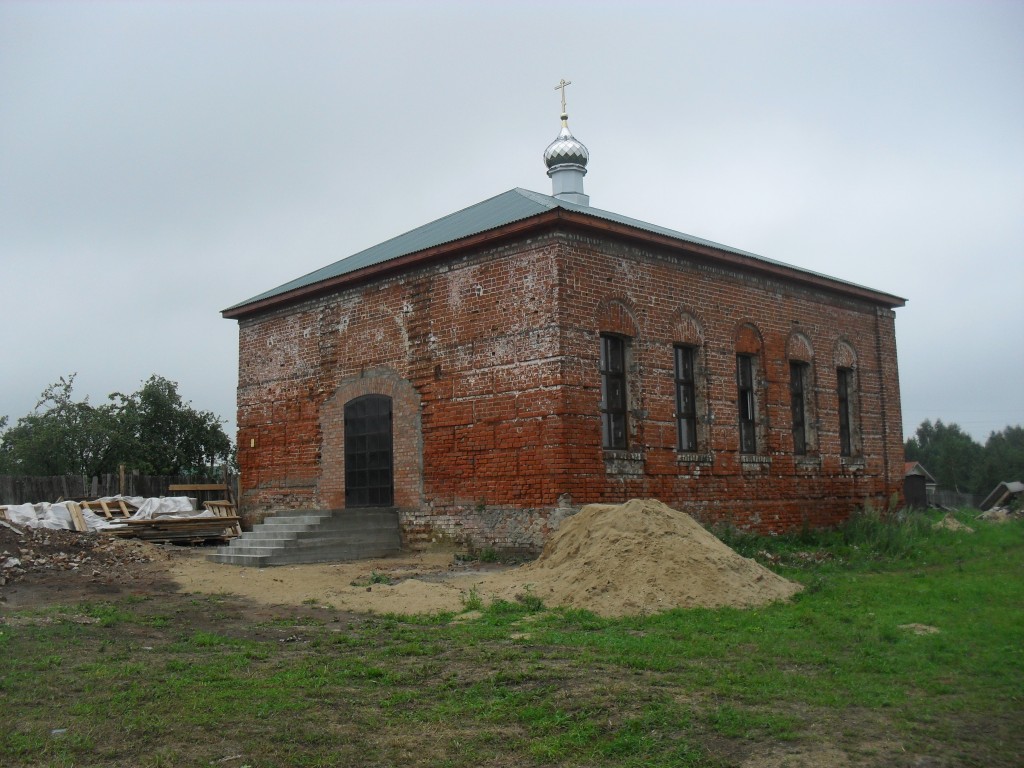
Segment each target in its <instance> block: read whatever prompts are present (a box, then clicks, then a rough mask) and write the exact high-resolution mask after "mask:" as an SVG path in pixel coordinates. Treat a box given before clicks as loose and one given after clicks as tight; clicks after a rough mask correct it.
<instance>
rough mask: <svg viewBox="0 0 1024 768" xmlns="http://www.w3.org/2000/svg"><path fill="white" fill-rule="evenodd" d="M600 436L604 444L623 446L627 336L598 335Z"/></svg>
mask: <svg viewBox="0 0 1024 768" xmlns="http://www.w3.org/2000/svg"><path fill="white" fill-rule="evenodd" d="M600 373H601V440H602V443H603V445H604V447H605V448H615V449H623V448H625V447H626V413H627V411H628V400H629V397H628V393H627V390H626V340H625V339H622V338H619V337H618V336H601V357H600Z"/></svg>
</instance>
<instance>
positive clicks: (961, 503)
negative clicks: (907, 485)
mask: <svg viewBox="0 0 1024 768" xmlns="http://www.w3.org/2000/svg"><path fill="white" fill-rule="evenodd" d="M927 493H928V504H929V505H930V506H933V507H948V508H950V509H962V508H963V507H975V508H976V507H977V506H978V504H980V503H981V500H982V497H981V496H974V495H972V494H970V493H959V492H957V491H946V490H942V489H939V488H929V489H928V491H927Z"/></svg>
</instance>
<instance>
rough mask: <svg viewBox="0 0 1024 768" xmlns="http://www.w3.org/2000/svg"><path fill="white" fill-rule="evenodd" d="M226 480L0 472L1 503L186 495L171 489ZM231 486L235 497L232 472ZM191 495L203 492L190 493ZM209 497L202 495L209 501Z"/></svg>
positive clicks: (219, 496)
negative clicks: (171, 487)
mask: <svg viewBox="0 0 1024 768" xmlns="http://www.w3.org/2000/svg"><path fill="white" fill-rule="evenodd" d="M224 482H225V478H224V476H220V477H213V478H207V477H195V476H190V477H184V476H173V475H140V474H138V473H135V472H125V473H123V474H111V475H98V476H96V477H85V476H84V475H57V476H54V477H19V476H15V475H0V504H36V503H38V502H41V501H49V502H53V501H59V500H61V499H65V500H70V499H75V500H83V499H96V498H100V497H102V496H117V495H119V494H120V495H122V496H143V497H146V498H149V497H153V496H170V495H176V496H178V495H182V494H180V493H174V494H171V493H170V492H169V490H168V488H169V486H171V485H184V484H191V485H196V484H200V483H211V484H212V483H221V484H223V483H224ZM227 483H228V487H229V488H230V489H231V494H232V496H233V497H234V498H238V496H237V491H236V489H237V477H236V476H234V475H230V476H228V478H227ZM185 495H188V496H197V495H202V494H195V493H188V494H185ZM210 497H211V498H214V497H217V498H223V497H224V494H219V495H218V494H212V495H210ZM205 500H207V499H205V498H204V499H200V501H205Z"/></svg>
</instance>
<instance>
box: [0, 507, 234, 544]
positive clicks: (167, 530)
mask: <svg viewBox="0 0 1024 768" xmlns="http://www.w3.org/2000/svg"><path fill="white" fill-rule="evenodd" d="M206 507H207V508H206V509H203V510H197V509H196V508H195V504H194V503H193V500H192V499H190V498H188V497H185V496H167V497H159V498H148V499H146V498H142V497H140V496H110V497H104V498H102V499H95V500H90V501H81V502H79V501H61V502H57V503H53V504H50V503H39V504H18V505H13V506H7V507H0V517H6V520H7V521H10V523H14V524H15V525H18V526H22V527H27V528H34V529H45V530H65V531H76V532H79V533H86V532H93V533H101V534H104V535H109V536H117V537H119V538H140V539H146V540H147V541H155V542H179V543H181V542H187V543H194V544H199V543H203V542H208V541H216V542H225V541H227V540H229V539H232V538H234V537H235V536H239V535H240V534H241V532H242V531H241V518H239V517H238V516H237V515H236V514H235V508H234V505H233V504H231V503H230V502H207V504H206Z"/></svg>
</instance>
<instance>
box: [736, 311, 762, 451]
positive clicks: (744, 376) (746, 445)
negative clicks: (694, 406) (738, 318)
mask: <svg viewBox="0 0 1024 768" xmlns="http://www.w3.org/2000/svg"><path fill="white" fill-rule="evenodd" d="M762 348H763V344H762V342H761V334H760V332H759V331H758V330H757V328H756V327H754V326H753V325H752V324H750V323H744V324H743V325H741V326H740V327H739V328H738V329H737V332H736V411H737V418H738V426H739V449H740V453H742V454H756V453H760V452H762V451H763V450H764V447H765V423H764V415H763V413H762V408H763V402H764V398H763V395H762V393H761V389H762V385H761V380H762V363H761V350H762Z"/></svg>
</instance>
